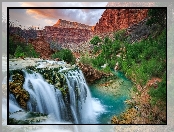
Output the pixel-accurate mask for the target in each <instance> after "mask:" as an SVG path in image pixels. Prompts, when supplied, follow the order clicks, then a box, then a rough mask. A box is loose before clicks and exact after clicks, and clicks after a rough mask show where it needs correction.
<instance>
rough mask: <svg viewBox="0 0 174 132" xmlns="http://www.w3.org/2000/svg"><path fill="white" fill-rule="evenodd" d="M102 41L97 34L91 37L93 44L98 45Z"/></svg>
mask: <svg viewBox="0 0 174 132" xmlns="http://www.w3.org/2000/svg"><path fill="white" fill-rule="evenodd" d="M100 42H102V41H101V39H100V38H99V37H98V36H95V37H93V38H92V39H91V41H90V43H91V44H93V45H97V44H98V43H100Z"/></svg>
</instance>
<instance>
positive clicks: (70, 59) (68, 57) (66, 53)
mask: <svg viewBox="0 0 174 132" xmlns="http://www.w3.org/2000/svg"><path fill="white" fill-rule="evenodd" d="M52 58H53V59H55V58H59V59H61V60H64V61H66V62H67V63H71V64H74V63H75V58H74V56H73V54H72V52H71V50H69V49H62V50H60V51H57V52H56V53H55V54H53V55H52Z"/></svg>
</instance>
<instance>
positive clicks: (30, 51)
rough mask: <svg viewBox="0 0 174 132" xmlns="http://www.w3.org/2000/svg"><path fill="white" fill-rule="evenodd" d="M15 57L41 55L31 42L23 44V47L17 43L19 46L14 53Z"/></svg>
mask: <svg viewBox="0 0 174 132" xmlns="http://www.w3.org/2000/svg"><path fill="white" fill-rule="evenodd" d="M14 55H15V57H16V58H18V57H34V58H37V57H39V53H37V52H36V51H35V50H34V48H33V46H32V45H31V44H28V45H25V44H23V47H22V46H20V45H17V48H16V50H15V53H14Z"/></svg>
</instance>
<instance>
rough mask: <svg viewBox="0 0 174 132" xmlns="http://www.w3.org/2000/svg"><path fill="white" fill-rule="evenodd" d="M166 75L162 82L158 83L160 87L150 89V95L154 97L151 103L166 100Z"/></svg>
mask: <svg viewBox="0 0 174 132" xmlns="http://www.w3.org/2000/svg"><path fill="white" fill-rule="evenodd" d="M166 93H167V90H166V76H165V75H164V76H163V80H162V82H160V83H159V84H158V88H153V87H152V88H151V89H150V91H149V94H150V96H151V97H152V100H151V104H152V105H155V104H157V103H158V101H163V102H166V99H167V97H166Z"/></svg>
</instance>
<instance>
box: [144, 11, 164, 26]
mask: <svg viewBox="0 0 174 132" xmlns="http://www.w3.org/2000/svg"><path fill="white" fill-rule="evenodd" d="M148 16H149V17H150V19H149V20H148V21H147V25H150V26H151V25H153V24H159V25H161V27H165V24H166V19H167V8H166V9H162V8H160V9H149V11H148Z"/></svg>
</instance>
